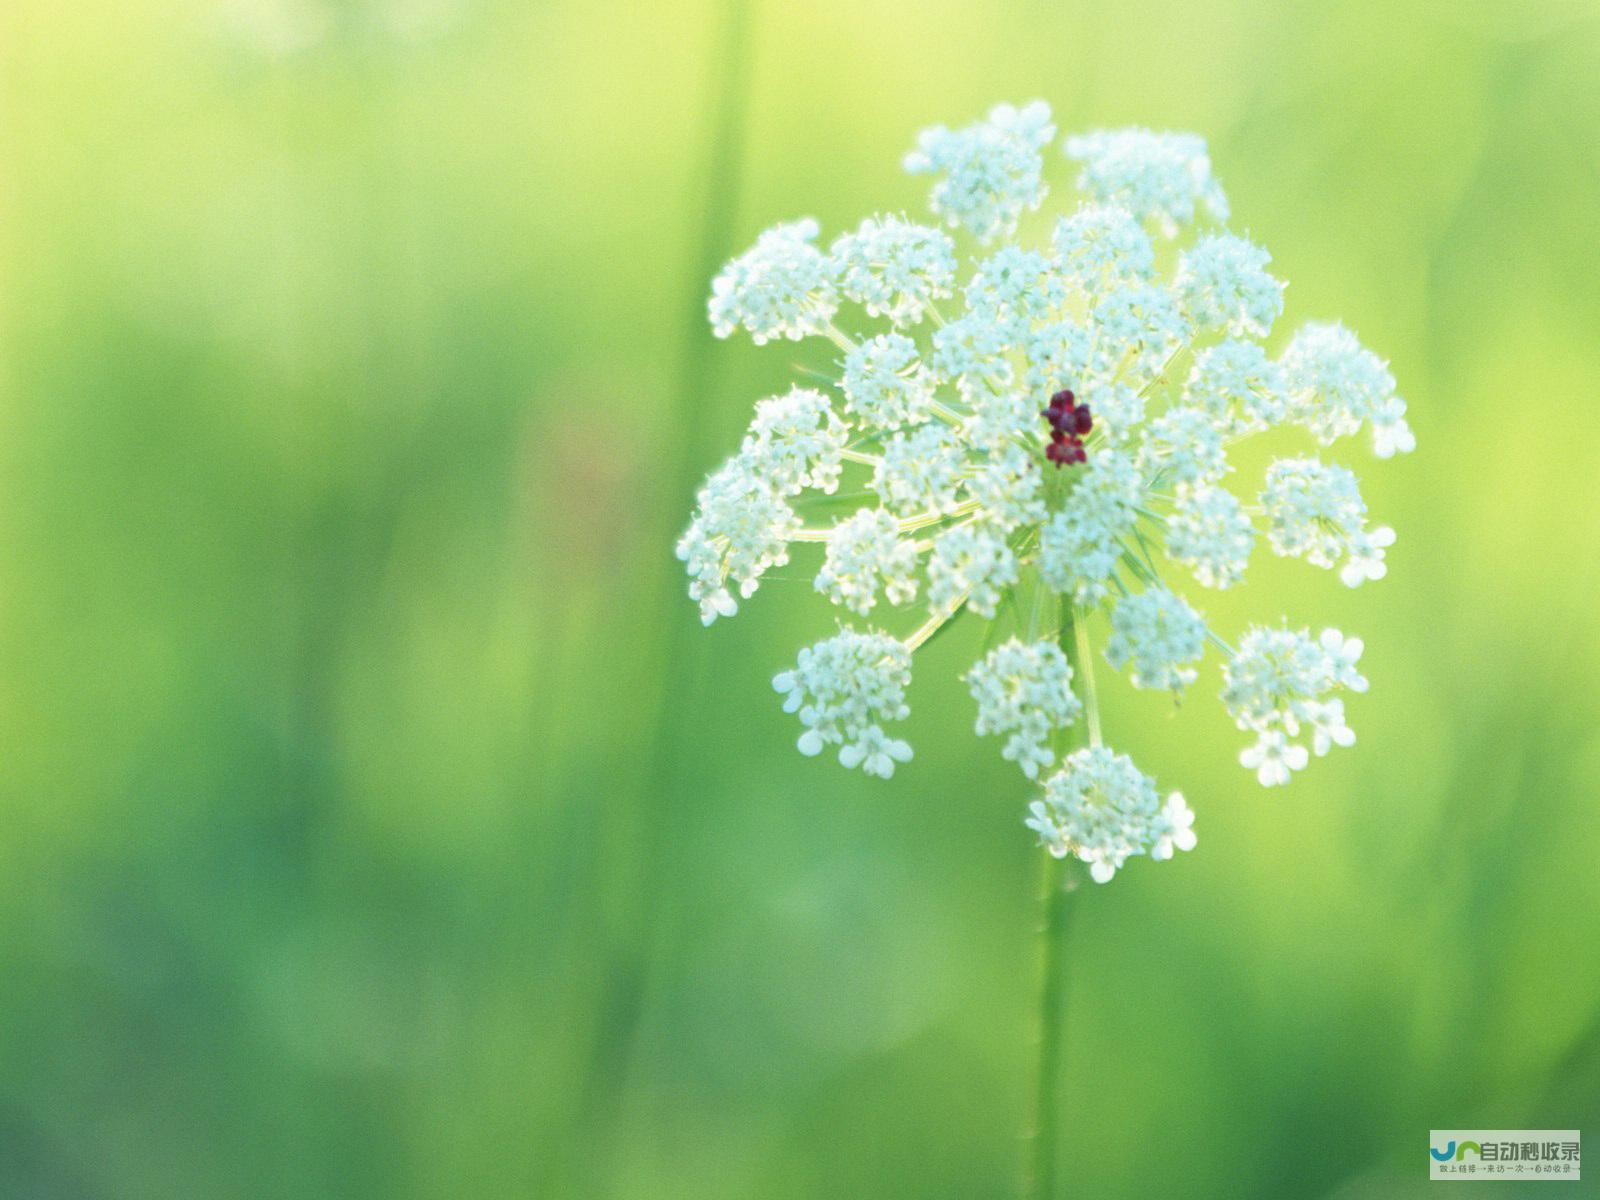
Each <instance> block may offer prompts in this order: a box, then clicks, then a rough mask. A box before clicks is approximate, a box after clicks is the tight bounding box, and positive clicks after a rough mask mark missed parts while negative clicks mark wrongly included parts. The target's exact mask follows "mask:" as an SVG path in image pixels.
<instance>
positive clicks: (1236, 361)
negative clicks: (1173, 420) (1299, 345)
mask: <svg viewBox="0 0 1600 1200" xmlns="http://www.w3.org/2000/svg"><path fill="white" fill-rule="evenodd" d="M1286 386H1287V385H1286V382H1285V377H1284V370H1283V368H1282V367H1281V366H1280V365H1279V364H1277V363H1275V362H1273V361H1272V360H1271V359H1269V358H1268V357H1267V353H1266V351H1265V350H1263V349H1262V348H1261V346H1260V345H1259V344H1258V343H1256V342H1246V341H1240V340H1238V339H1230V340H1229V341H1226V342H1219V343H1218V344H1217V345H1215V346H1210V347H1208V348H1207V349H1205V350H1202V351H1201V352H1200V353H1199V354H1197V355H1196V356H1195V360H1194V367H1193V368H1192V369H1191V370H1190V372H1189V379H1188V382H1187V383H1185V384H1184V389H1183V402H1184V404H1186V405H1189V406H1190V407H1192V408H1199V409H1203V410H1204V411H1205V412H1207V413H1209V414H1210V415H1211V419H1212V420H1213V421H1215V422H1216V423H1217V428H1219V429H1220V430H1222V432H1223V433H1224V434H1227V435H1229V436H1238V435H1239V434H1242V433H1248V432H1252V431H1254V430H1258V429H1265V428H1266V427H1267V426H1268V425H1275V424H1276V423H1277V422H1278V421H1280V420H1282V419H1283V413H1284V407H1285V405H1286V404H1287V403H1288V401H1287V397H1286V396H1285V394H1284V393H1285V389H1286Z"/></svg>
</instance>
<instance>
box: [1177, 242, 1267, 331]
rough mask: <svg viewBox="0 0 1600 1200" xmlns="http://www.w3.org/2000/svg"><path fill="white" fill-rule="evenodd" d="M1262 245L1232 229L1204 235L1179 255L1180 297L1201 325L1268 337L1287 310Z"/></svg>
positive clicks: (1195, 323)
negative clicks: (1192, 246) (1191, 247)
mask: <svg viewBox="0 0 1600 1200" xmlns="http://www.w3.org/2000/svg"><path fill="white" fill-rule="evenodd" d="M1271 261H1272V255H1270V254H1268V253H1267V252H1266V251H1265V250H1263V249H1262V248H1261V247H1260V246H1257V245H1254V244H1253V243H1251V242H1248V241H1246V240H1245V239H1244V238H1242V237H1236V236H1235V235H1233V234H1231V233H1219V234H1214V235H1213V236H1211V237H1207V238H1201V239H1200V241H1199V242H1197V243H1196V244H1195V246H1194V248H1193V249H1191V250H1186V251H1184V253H1183V254H1182V255H1180V256H1179V258H1178V278H1177V284H1176V286H1177V289H1178V295H1179V296H1180V297H1181V298H1182V301H1183V311H1184V312H1185V313H1186V314H1187V315H1188V318H1189V322H1190V324H1192V325H1193V326H1194V327H1195V328H1196V329H1201V330H1213V329H1221V330H1226V331H1227V332H1228V333H1231V334H1234V335H1235V336H1237V335H1239V334H1245V333H1253V334H1255V335H1256V336H1257V337H1266V336H1267V334H1268V333H1270V332H1271V331H1272V323H1273V322H1274V321H1276V320H1277V319H1278V314H1280V313H1281V312H1283V284H1282V282H1281V281H1279V280H1277V279H1274V278H1273V277H1272V276H1271V275H1269V274H1267V270H1266V267H1267V264H1268V263H1269V262H1271Z"/></svg>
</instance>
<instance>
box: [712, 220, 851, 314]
mask: <svg viewBox="0 0 1600 1200" xmlns="http://www.w3.org/2000/svg"><path fill="white" fill-rule="evenodd" d="M816 236H817V223H816V222H815V221H813V220H811V219H810V218H809V217H807V218H806V219H805V220H803V221H794V222H792V223H790V224H788V225H776V226H774V227H773V228H771V229H769V230H767V231H766V232H765V233H763V234H762V235H761V236H760V237H759V238H757V239H756V244H755V245H754V246H752V247H751V248H750V249H749V250H747V251H745V252H744V253H743V254H741V255H740V256H739V257H738V258H736V259H734V260H733V261H732V262H730V263H729V264H728V265H727V266H726V267H724V268H723V269H722V274H721V275H718V276H717V277H716V279H715V280H713V281H712V284H711V301H710V303H709V305H708V311H709V312H710V315H711V329H712V332H714V333H715V334H716V335H717V336H718V337H723V338H725V337H728V336H730V335H731V334H732V333H733V331H734V330H735V329H737V328H739V327H740V326H743V327H744V328H745V330H746V331H747V332H748V333H749V334H750V336H751V338H752V339H753V340H754V341H755V343H756V345H758V346H759V345H761V344H762V343H763V342H766V341H770V340H771V339H772V338H775V337H786V338H789V339H790V340H792V341H799V340H800V339H801V338H803V337H805V336H806V335H807V334H812V333H820V332H822V330H823V328H824V327H826V325H827V323H828V319H829V318H830V317H832V316H833V314H834V311H835V310H836V309H837V308H838V306H839V297H838V293H837V291H836V290H835V287H834V265H833V263H832V261H830V260H829V258H828V257H827V256H826V255H825V254H823V253H822V251H820V250H818V249H817V248H816V247H815V246H813V245H812V244H811V243H812V241H813V240H814V239H815V238H816Z"/></svg>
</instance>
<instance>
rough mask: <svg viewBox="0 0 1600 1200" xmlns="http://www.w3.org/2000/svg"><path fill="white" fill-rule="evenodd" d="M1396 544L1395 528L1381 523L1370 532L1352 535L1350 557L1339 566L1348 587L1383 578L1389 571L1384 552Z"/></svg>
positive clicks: (1341, 577) (1340, 575) (1341, 575)
mask: <svg viewBox="0 0 1600 1200" xmlns="http://www.w3.org/2000/svg"><path fill="white" fill-rule="evenodd" d="M1392 545H1394V530H1392V529H1390V528H1389V527H1388V526H1387V525H1379V526H1378V527H1377V528H1376V529H1374V530H1372V531H1371V532H1370V533H1369V532H1367V531H1365V530H1363V531H1361V532H1358V533H1355V534H1353V535H1351V538H1350V542H1349V546H1348V550H1349V554H1350V557H1349V558H1347V559H1346V560H1345V564H1344V566H1342V567H1340V568H1339V578H1340V579H1341V580H1343V581H1344V584H1345V586H1346V587H1359V586H1360V585H1361V584H1362V583H1364V582H1366V581H1367V580H1369V579H1382V578H1383V577H1384V576H1385V575H1387V574H1388V573H1389V568H1388V566H1387V564H1385V563H1384V561H1383V552H1384V551H1385V550H1387V549H1388V548H1389V547H1390V546H1392Z"/></svg>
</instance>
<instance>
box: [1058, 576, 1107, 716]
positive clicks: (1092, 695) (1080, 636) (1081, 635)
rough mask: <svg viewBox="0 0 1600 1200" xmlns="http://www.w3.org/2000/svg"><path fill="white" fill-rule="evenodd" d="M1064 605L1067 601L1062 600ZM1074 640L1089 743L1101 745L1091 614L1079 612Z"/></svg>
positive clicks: (1074, 663)
mask: <svg viewBox="0 0 1600 1200" xmlns="http://www.w3.org/2000/svg"><path fill="white" fill-rule="evenodd" d="M1062 603H1063V605H1064V604H1065V603H1066V601H1063V602H1062ZM1072 640H1073V645H1074V647H1075V649H1076V653H1074V654H1072V655H1070V656H1069V657H1071V659H1072V666H1073V669H1074V670H1075V671H1076V672H1077V673H1078V674H1079V675H1080V676H1081V677H1082V678H1083V707H1084V710H1085V712H1087V714H1088V717H1089V744H1090V745H1091V746H1099V745H1102V744H1103V743H1102V742H1101V740H1100V691H1099V689H1098V688H1097V687H1096V686H1095V682H1094V651H1093V649H1092V648H1091V647H1090V645H1089V614H1088V613H1087V612H1080V613H1077V614H1076V615H1075V616H1074V617H1073V620H1072Z"/></svg>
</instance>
